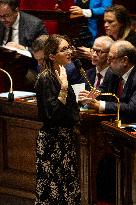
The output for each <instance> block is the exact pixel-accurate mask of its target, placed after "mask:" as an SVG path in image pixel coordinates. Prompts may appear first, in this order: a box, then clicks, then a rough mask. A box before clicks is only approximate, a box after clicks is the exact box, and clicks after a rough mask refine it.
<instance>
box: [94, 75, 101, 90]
mask: <svg viewBox="0 0 136 205" xmlns="http://www.w3.org/2000/svg"><path fill="white" fill-rule="evenodd" d="M101 79H102V75H101V74H100V73H97V82H96V86H95V87H96V89H97V88H99V85H100V81H101Z"/></svg>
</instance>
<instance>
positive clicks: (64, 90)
mask: <svg viewBox="0 0 136 205" xmlns="http://www.w3.org/2000/svg"><path fill="white" fill-rule="evenodd" d="M67 91H68V89H67V88H61V89H60V92H67Z"/></svg>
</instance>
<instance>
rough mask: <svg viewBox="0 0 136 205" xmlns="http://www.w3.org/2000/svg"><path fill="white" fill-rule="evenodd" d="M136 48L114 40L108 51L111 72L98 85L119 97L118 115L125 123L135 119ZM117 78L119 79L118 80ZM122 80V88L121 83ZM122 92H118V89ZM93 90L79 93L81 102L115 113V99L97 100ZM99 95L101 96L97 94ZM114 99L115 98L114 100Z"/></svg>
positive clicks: (126, 42)
mask: <svg viewBox="0 0 136 205" xmlns="http://www.w3.org/2000/svg"><path fill="white" fill-rule="evenodd" d="M135 59H136V49H135V47H134V46H133V45H132V44H131V43H130V42H128V41H125V40H118V41H115V42H114V43H113V44H112V46H111V48H110V52H109V57H108V62H109V64H110V67H111V70H112V71H113V72H114V73H115V74H116V76H115V75H114V74H113V75H112V76H111V78H110V80H109V78H107V79H106V78H105V80H104V82H103V84H102V85H101V87H100V90H101V92H110V93H114V94H116V96H118V97H119V99H120V116H121V119H122V120H123V121H124V122H125V123H129V122H135V121H136V65H135V64H136V60H135ZM119 78H120V80H121V81H119ZM120 82H122V89H121V86H120V85H121V84H120ZM119 88H120V89H121V90H122V93H121V92H119V91H120V89H119ZM96 96H97V94H96V95H95V93H94V92H89V91H83V92H81V93H80V94H79V99H80V101H81V103H82V104H87V105H88V106H90V107H91V108H94V109H95V110H97V111H99V112H105V113H117V107H118V106H117V100H116V99H115V98H113V97H112V98H110V96H109V97H108V99H107V100H106V101H101V100H97V99H96V98H95V97H96ZM99 97H101V96H99ZM114 99H115V100H114Z"/></svg>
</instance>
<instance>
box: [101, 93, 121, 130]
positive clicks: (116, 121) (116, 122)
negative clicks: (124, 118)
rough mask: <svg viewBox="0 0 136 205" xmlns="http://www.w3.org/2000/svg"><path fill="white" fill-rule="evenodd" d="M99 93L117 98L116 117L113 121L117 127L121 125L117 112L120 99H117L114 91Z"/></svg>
mask: <svg viewBox="0 0 136 205" xmlns="http://www.w3.org/2000/svg"><path fill="white" fill-rule="evenodd" d="M100 95H105V96H108V95H110V96H113V97H115V98H116V99H117V119H116V120H115V121H114V122H115V124H116V125H117V127H121V120H120V116H119V112H120V100H119V98H118V97H117V96H116V95H115V94H114V93H101V94H100Z"/></svg>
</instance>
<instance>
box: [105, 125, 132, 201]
mask: <svg viewBox="0 0 136 205" xmlns="http://www.w3.org/2000/svg"><path fill="white" fill-rule="evenodd" d="M102 126H103V129H104V130H105V136H106V140H107V142H109V143H110V144H112V146H113V154H114V155H115V156H116V173H115V174H116V205H120V204H123V205H131V204H132V205H135V204H136V135H134V134H132V133H130V132H127V131H125V130H123V129H121V128H118V127H116V126H115V124H113V123H110V122H102Z"/></svg>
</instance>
